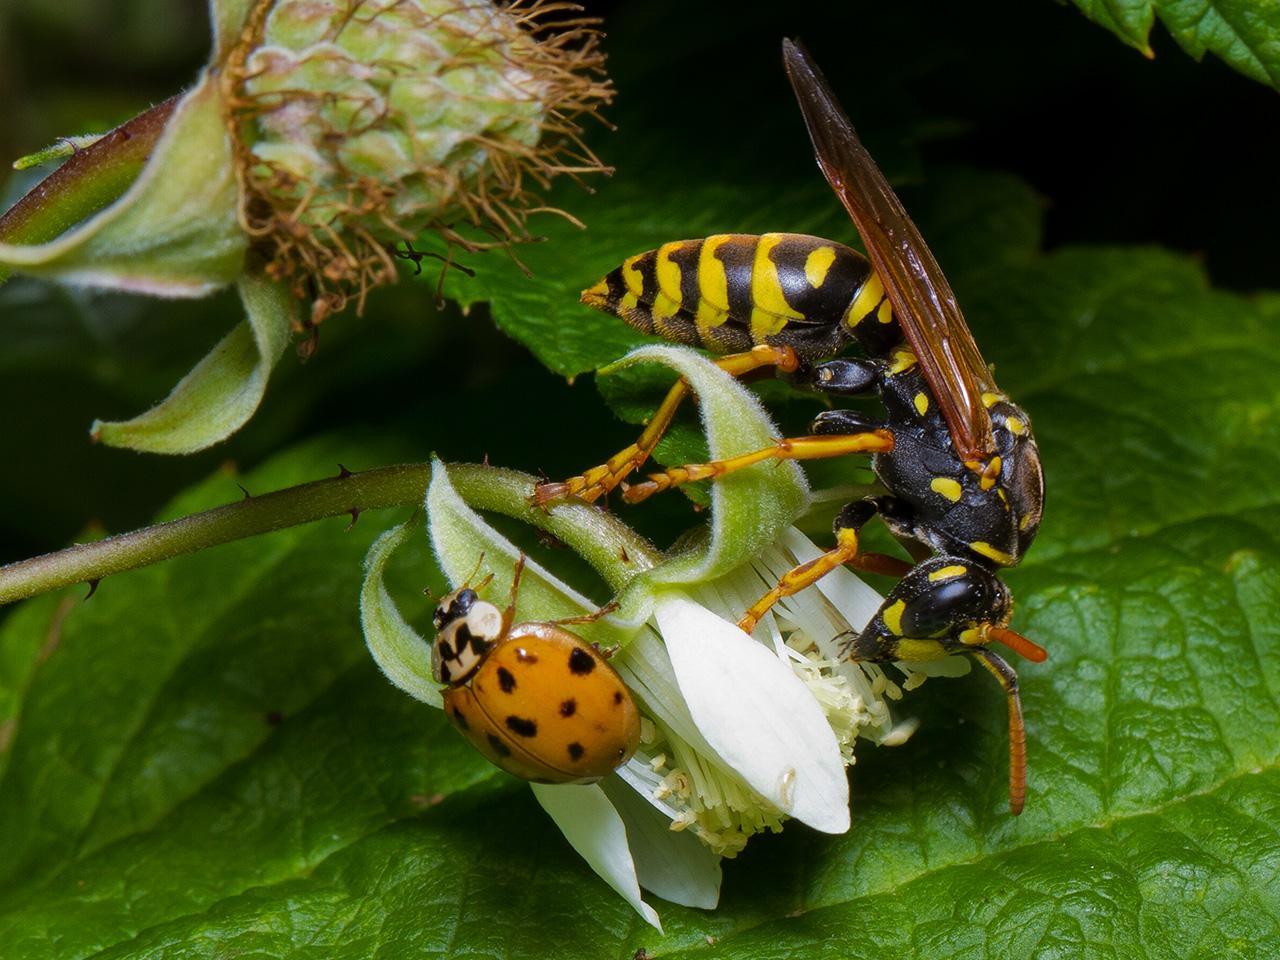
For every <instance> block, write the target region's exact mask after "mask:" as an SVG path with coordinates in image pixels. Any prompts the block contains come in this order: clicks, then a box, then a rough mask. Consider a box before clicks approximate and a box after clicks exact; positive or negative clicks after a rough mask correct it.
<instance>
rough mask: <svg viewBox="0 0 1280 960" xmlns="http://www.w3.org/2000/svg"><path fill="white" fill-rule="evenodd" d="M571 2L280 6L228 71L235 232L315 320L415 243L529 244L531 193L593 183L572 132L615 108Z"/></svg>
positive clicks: (591, 166)
mask: <svg viewBox="0 0 1280 960" xmlns="http://www.w3.org/2000/svg"><path fill="white" fill-rule="evenodd" d="M573 9H575V8H572V7H568V6H566V5H564V4H558V3H550V2H542V0H532V2H527V3H526V2H517V3H513V4H511V5H508V6H505V7H497V6H494V5H492V4H488V3H477V2H474V0H402V2H396V0H378V2H369V3H361V2H356V0H275V2H267V3H261V4H259V5H258V6H257V7H256V8H255V9H254V10H253V12H252V13H251V14H250V16H249V19H248V22H247V24H246V27H245V29H244V31H243V33H242V34H241V38H240V42H239V43H238V44H237V45H236V46H234V47H233V48H232V49H231V50H230V51H229V52H228V57H227V71H226V79H225V83H226V84H227V86H228V103H229V105H230V107H231V110H232V115H233V118H234V122H233V124H232V129H233V133H234V135H235V137H236V140H237V164H238V167H239V170H238V173H239V177H240V182H241V188H242V189H241V210H240V215H241V222H242V226H243V227H244V228H245V230H246V231H247V232H248V233H249V234H250V235H251V236H252V237H254V238H255V242H256V246H257V247H258V249H259V250H260V251H261V252H262V254H263V255H264V257H265V259H266V260H267V261H268V264H269V266H268V272H269V274H270V275H272V276H274V277H276V278H279V279H285V280H287V281H289V282H290V283H291V284H292V285H293V288H294V292H295V295H297V296H298V297H299V298H300V299H307V300H310V301H312V303H313V307H312V312H311V317H310V319H309V323H310V324H315V323H318V322H319V321H320V320H322V319H323V318H324V317H325V316H326V315H328V313H330V312H332V311H334V310H337V309H341V308H342V307H343V306H344V305H345V304H346V302H347V300H348V299H349V298H351V297H352V296H356V297H358V298H360V299H361V300H362V298H363V296H364V294H365V293H366V292H367V291H368V290H369V289H370V288H372V287H375V286H378V285H380V284H383V283H387V282H390V281H391V280H393V279H394V277H395V263H394V259H393V256H392V254H391V253H390V252H389V251H390V250H391V249H392V248H394V246H395V245H396V244H398V243H409V242H411V241H413V240H414V238H415V237H418V236H419V235H420V234H422V233H423V232H424V231H434V232H435V233H436V234H438V235H440V236H441V237H443V239H444V240H445V241H446V242H447V243H448V244H449V245H451V246H452V245H458V246H461V247H463V248H465V249H475V248H477V247H482V246H488V245H494V244H497V245H502V244H506V243H509V242H512V241H520V240H524V239H528V236H529V235H528V231H527V229H526V226H525V218H526V216H527V214H528V213H529V212H530V211H531V210H532V209H534V208H539V209H542V205H541V201H540V200H539V199H538V198H537V196H536V194H535V192H534V191H535V190H536V189H539V188H544V187H546V186H547V184H548V181H549V180H550V178H551V177H552V176H554V175H556V174H558V173H569V174H579V173H588V172H595V171H599V170H601V169H602V168H601V166H600V164H599V162H598V161H597V160H596V159H595V157H594V156H592V155H591V153H590V152H589V151H588V150H586V148H585V147H583V146H582V144H581V142H580V141H579V139H578V133H579V128H578V126H577V125H576V123H575V118H576V117H578V116H580V115H581V114H583V113H587V112H591V111H593V110H594V109H595V108H596V106H597V105H599V104H600V103H602V102H605V101H607V100H608V99H609V97H610V96H611V93H612V92H611V90H610V88H609V85H608V83H607V82H605V81H604V80H602V79H601V77H602V74H601V67H602V65H603V57H602V56H601V54H600V53H599V52H598V50H597V40H598V35H597V34H596V33H595V32H594V30H592V29H591V27H590V24H589V23H587V22H585V21H582V20H563V19H560V20H557V19H556V18H557V16H562V15H563V14H564V12H565V11H566V10H573Z"/></svg>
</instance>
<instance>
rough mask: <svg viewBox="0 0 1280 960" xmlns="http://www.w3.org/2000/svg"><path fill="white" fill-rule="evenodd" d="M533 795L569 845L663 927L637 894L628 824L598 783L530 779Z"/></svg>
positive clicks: (636, 879)
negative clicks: (583, 783) (554, 782)
mask: <svg viewBox="0 0 1280 960" xmlns="http://www.w3.org/2000/svg"><path fill="white" fill-rule="evenodd" d="M530 786H531V787H533V795H534V796H535V797H537V798H538V802H539V803H540V804H542V809H544V810H546V811H547V813H548V814H550V815H551V819H552V820H554V821H555V822H556V826H558V827H559V828H560V832H561V833H563V834H564V838H565V839H566V840H568V841H569V845H570V846H572V847H573V849H575V850H577V851H578V853H579V854H580V855H581V856H582V859H583V860H585V861H587V865H588V866H590V867H591V869H592V870H594V871H595V872H596V873H597V874H598V875H599V876H600V879H602V880H603V881H604V882H605V883H607V884H608V885H609V886H611V887H613V889H614V890H615V891H617V893H618V895H619V896H621V897H622V898H623V899H624V900H626V901H627V903H629V904H631V906H633V907H635V909H636V912H637V913H639V914H640V916H642V917H644V918H645V920H646V921H648V922H649V923H650V924H651V925H653V926H654V927H657V928H658V931H659V932H661V931H662V923H661V922H660V921H659V920H658V913H657V911H656V910H654V909H653V907H651V906H649V905H648V904H647V903H645V902H644V900H643V899H642V898H641V896H640V881H639V879H638V878H637V876H636V864H635V861H634V860H632V858H631V848H630V847H629V846H628V844H627V828H626V825H625V824H623V822H622V817H620V816H619V815H618V811H617V810H615V809H614V808H613V804H612V803H610V802H609V798H608V797H606V796H605V795H604V791H603V790H601V789H600V787H599V786H598V785H597V784H594V783H593V784H587V785H579V784H547V783H532V784H530Z"/></svg>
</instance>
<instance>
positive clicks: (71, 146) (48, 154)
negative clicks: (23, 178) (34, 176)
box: [13, 133, 105, 170]
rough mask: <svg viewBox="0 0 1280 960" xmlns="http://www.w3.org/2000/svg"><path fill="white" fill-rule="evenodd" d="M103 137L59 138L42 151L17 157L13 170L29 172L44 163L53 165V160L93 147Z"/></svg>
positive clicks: (94, 135) (93, 134)
mask: <svg viewBox="0 0 1280 960" xmlns="http://www.w3.org/2000/svg"><path fill="white" fill-rule="evenodd" d="M104 136H105V134H102V133H86V134H82V135H80V136H71V137H59V138H58V139H57V140H56V141H55V142H53V143H51V144H49V146H47V147H45V148H44V149H43V150H37V151H36V152H35V153H28V154H27V155H26V156H25V157H19V158H18V159H17V160H15V161H13V169H15V170H31V169H33V168H35V167H43V166H44V165H45V164H46V163H53V162H54V161H55V160H65V159H66V158H67V157H69V156H71V155H72V154H74V153H75V152H76V151H77V150H83V149H84V148H85V147H91V146H93V145H94V144H95V143H97V142H98V141H99V140H101V139H102V138H103V137H104Z"/></svg>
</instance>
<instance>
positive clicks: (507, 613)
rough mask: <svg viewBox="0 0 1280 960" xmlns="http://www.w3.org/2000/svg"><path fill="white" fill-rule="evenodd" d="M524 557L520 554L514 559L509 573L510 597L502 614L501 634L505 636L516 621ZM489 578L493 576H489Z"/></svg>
mask: <svg viewBox="0 0 1280 960" xmlns="http://www.w3.org/2000/svg"><path fill="white" fill-rule="evenodd" d="M525 559H526V558H525V555H524V553H523V552H522V553H521V554H520V556H519V557H517V558H516V565H515V567H514V568H513V569H512V571H511V595H510V597H509V599H508V600H507V609H506V610H504V611H503V612H502V634H503V636H506V635H507V633H508V632H509V631H510V630H511V625H512V624H513V623H515V620H516V596H517V595H518V594H519V593H520V579H521V577H523V576H524V563H525ZM490 576H493V575H492V574H490Z"/></svg>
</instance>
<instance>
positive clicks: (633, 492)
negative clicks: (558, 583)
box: [623, 430, 893, 503]
mask: <svg viewBox="0 0 1280 960" xmlns="http://www.w3.org/2000/svg"><path fill="white" fill-rule="evenodd" d="M892 449H893V434H891V433H890V432H889V431H888V430H868V431H867V432H866V433H848V434H833V435H831V436H816V437H783V438H781V439H778V440H775V441H774V442H773V445H772V446H768V447H765V448H764V449H762V450H753V451H752V452H751V453H743V454H739V455H738V456H736V457H729V458H728V459H725V460H712V461H710V462H708V463H689V464H685V465H684V466H683V467H672V468H671V469H670V470H664V471H662V472H661V473H651V474H649V479H648V480H645V481H643V482H641V483H637V484H634V485H632V486H630V487H627V488H626V491H625V492H624V493H623V499H625V500H626V501H627V503H639V502H640V501H641V500H647V499H649V497H651V496H653V495H654V494H655V493H661V492H662V491H663V490H667V489H670V488H671V487H677V486H679V485H680V484H682V483H690V482H692V481H694V480H707V479H709V478H711V477H723V476H724V475H725V474H728V473H733V472H734V471H736V470H742V469H744V468H746V467H750V466H754V465H755V464H757V463H761V462H762V461H764V460H825V459H828V458H830V457H843V456H845V455H846V454H850V453H887V452H889V451H890V450H892Z"/></svg>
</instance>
